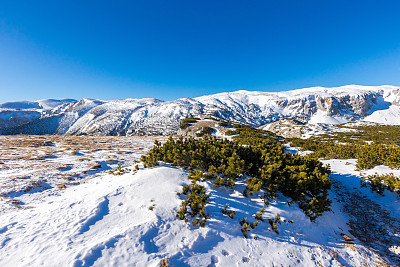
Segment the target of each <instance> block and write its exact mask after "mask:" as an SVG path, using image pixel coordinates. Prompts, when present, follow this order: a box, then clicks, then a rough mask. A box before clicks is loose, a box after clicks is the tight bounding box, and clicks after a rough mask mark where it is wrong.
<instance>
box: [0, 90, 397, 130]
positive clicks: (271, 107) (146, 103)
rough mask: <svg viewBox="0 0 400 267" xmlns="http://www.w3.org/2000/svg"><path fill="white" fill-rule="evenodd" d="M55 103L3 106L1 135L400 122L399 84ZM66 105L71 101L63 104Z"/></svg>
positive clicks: (0, 120) (7, 104) (0, 115)
mask: <svg viewBox="0 0 400 267" xmlns="http://www.w3.org/2000/svg"><path fill="white" fill-rule="evenodd" d="M55 101H58V100H51V101H50V100H48V101H45V100H41V101H36V102H29V103H25V102H18V103H19V104H10V103H6V104H3V106H4V107H8V108H1V107H2V106H0V133H1V134H18V133H23V134H76V135H80V134H86V135H160V134H163V135H170V134H175V133H176V132H177V130H178V129H179V125H180V122H181V121H182V120H183V119H185V118H188V117H191V116H197V117H208V116H213V117H218V118H221V119H223V120H228V121H232V122H236V123H242V124H248V125H251V126H254V127H259V126H262V125H265V124H268V123H271V122H275V121H277V120H279V119H283V118H289V119H296V120H298V121H300V122H303V123H308V124H316V123H328V124H338V123H345V122H352V121H358V120H364V119H365V120H367V121H371V122H377V123H386V124H400V120H399V119H398V118H399V115H400V87H395V86H358V85H348V86H342V87H336V88H324V87H312V88H305V89H298V90H292V91H286V92H274V93H272V92H251V91H237V92H230V93H220V94H215V95H209V96H202V97H198V98H194V99H190V98H183V99H178V100H174V101H161V100H157V99H153V98H148V99H130V98H129V99H125V100H113V101H102V100H90V99H83V100H80V101H73V102H70V100H68V101H67V100H60V102H55ZM63 101H64V102H67V103H64V104H62V102H63ZM21 103H22V104H21ZM24 103H25V104H24ZM32 103H34V104H32ZM43 103H46V105H45V104H43ZM55 103H59V105H57V106H55V107H54V108H53V109H43V108H39V107H37V108H30V109H24V110H22V111H21V110H17V109H16V108H10V107H13V106H14V107H16V106H18V105H27V106H26V107H30V106H31V105H34V106H35V105H36V106H40V107H43V106H46V107H51V106H52V105H55ZM36 106H35V107H36ZM32 107H33V106H32ZM10 112H11V113H10ZM18 112H19V113H18ZM14 113H15V114H17V113H18V116H17V117H18V118H19V119H17V120H16V119H15V116H16V115H15V116H14V115H13V114H14Z"/></svg>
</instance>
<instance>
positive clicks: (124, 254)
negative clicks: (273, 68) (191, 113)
mask: <svg viewBox="0 0 400 267" xmlns="http://www.w3.org/2000/svg"><path fill="white" fill-rule="evenodd" d="M10 138H11V137H10ZM14 138H20V139H22V138H24V140H25V142H26V138H27V136H15V137H14ZM43 138H44V137H41V136H31V137H30V139H27V140H28V141H27V142H28V143H31V141H32V142H33V144H34V145H35V146H36V147H35V146H34V147H33V148H32V149H34V150H37V151H41V150H43V151H47V150H46V149H57V150H56V151H50V150H49V151H47V152H49V153H48V155H47V154H46V155H47V156H45V157H43V158H30V159H27V158H26V156H27V155H31V154H32V153H33V152H32V151H33V150H30V152H29V151H27V152H25V153H26V155H25V156H24V155H23V156H24V157H22V158H18V155H16V158H12V159H11V158H10V159H8V160H4V162H3V163H2V164H0V166H1V168H0V173H1V175H2V180H1V184H2V198H4V200H5V201H6V202H4V201H2V202H1V203H2V207H3V208H2V210H1V211H0V255H1V257H0V266H6V267H7V266H13V267H14V266H160V264H161V263H162V262H163V261H166V262H168V264H169V266H385V264H392V265H394V266H396V265H398V264H399V263H400V261H399V259H398V254H399V250H400V247H399V235H400V231H399V229H400V227H399V226H400V224H399V218H400V201H399V197H398V196H397V194H395V193H392V192H389V191H386V192H385V194H384V195H383V196H381V195H378V194H377V193H374V192H372V191H370V190H369V188H362V187H360V173H359V172H358V171H356V170H355V160H328V161H324V164H330V166H331V169H332V171H333V172H332V174H331V175H330V179H331V181H332V183H333V187H332V189H331V190H330V192H329V194H330V195H329V198H330V199H331V200H332V201H333V202H332V206H331V207H332V211H331V212H326V213H324V215H323V216H322V217H320V218H318V219H317V220H316V222H310V220H309V218H308V217H307V216H306V215H305V214H304V212H303V211H302V210H301V209H300V208H299V207H298V206H297V204H292V205H288V201H290V199H288V198H286V197H284V196H282V195H280V196H279V198H278V199H276V200H273V201H272V202H271V203H270V205H269V206H268V207H267V208H266V211H265V213H264V214H263V218H264V220H265V222H262V223H261V224H259V226H258V227H257V228H255V229H252V230H251V232H250V233H249V237H250V238H249V239H246V238H244V237H243V235H242V233H241V226H240V224H239V221H240V220H241V219H243V218H245V217H247V218H249V219H250V220H251V219H252V218H254V215H255V214H256V213H257V212H258V211H259V209H260V208H262V207H263V206H265V205H264V203H263V201H262V200H261V199H260V198H259V197H258V195H257V194H255V195H254V196H251V197H244V196H243V194H242V192H243V190H244V188H245V184H244V183H241V182H240V181H239V182H237V183H236V185H235V186H234V187H233V189H230V188H226V187H216V186H214V185H212V183H211V182H202V183H201V184H202V185H203V186H204V187H205V188H206V190H207V193H208V194H209V195H210V198H209V203H208V204H207V206H206V207H207V212H209V213H210V215H211V216H210V219H209V220H208V222H207V224H206V226H205V227H198V226H193V225H192V224H187V223H185V222H184V221H181V220H180V219H179V218H177V217H176V211H177V210H178V209H179V207H180V205H181V200H182V199H181V196H178V195H177V192H181V190H182V186H183V185H186V184H189V183H190V181H189V180H188V178H187V175H188V172H187V171H186V170H184V169H182V168H177V167H173V166H171V165H168V164H162V165H161V166H158V167H154V168H142V167H141V168H140V169H139V170H138V171H136V170H135V168H133V166H132V167H129V165H128V164H127V162H132V161H133V160H134V159H137V158H138V157H139V156H140V155H141V154H143V151H146V150H148V148H149V147H151V146H152V143H153V141H154V138H150V139H148V138H144V137H134V138H133V137H129V138H128V137H99V138H100V139H97V138H93V139H90V138H89V137H86V136H77V137H74V136H69V137H68V136H65V137H63V136H46V137H45V138H46V139H43ZM110 138H111V139H110ZM120 138H126V139H121V140H119V139H120ZM132 138H133V139H132ZM39 141H40V142H42V143H40V144H39V143H38V142H39ZM161 141H162V139H161ZM21 142H22V141H21ZM13 143H14V146H17V142H16V141H14V142H13ZM74 144H75V145H76V146H75V147H73V145H74ZM101 144H103V145H106V146H103V147H101V146H100V145H101ZM21 145H24V146H26V143H23V144H21ZM110 145H111V146H110ZM71 146H72V147H71ZM76 147H81V149H80V150H78V151H77V152H76V153H73V152H71V150H72V151H75V149H76ZM135 147H136V149H135ZM4 149H6V148H4ZM9 149H10V150H9V151H13V150H12V148H9ZM123 149H125V150H123ZM287 149H288V151H291V152H292V153H296V152H297V151H296V149H295V148H290V147H288V148H287ZM63 150H64V151H65V152H64V153H62V151H63ZM127 150H131V151H133V153H126V152H127ZM9 153H11V152H9ZM37 154H38V155H42V154H43V155H44V153H39V152H38V153H37ZM110 154H111V155H112V158H111V161H109V160H107V158H106V157H107V155H110ZM43 155H42V156H43ZM90 160H91V161H92V162H100V163H101V164H99V165H100V166H98V168H97V169H94V170H93V169H90V166H91V165H90V164H88V163H86V162H88V161H90ZM116 160H118V161H120V162H121V163H122V164H123V165H124V166H126V167H128V168H127V169H126V173H125V174H123V175H120V176H119V175H113V174H110V173H109V172H108V170H109V169H110V166H111V167H112V168H114V167H115V166H116ZM124 160H125V161H124ZM35 163H36V164H35ZM18 164H20V165H21V167H19V165H18ZM48 164H49V165H52V166H54V168H53V169H55V168H56V169H58V171H59V172H58V173H56V172H54V171H53V172H51V170H50V169H51V168H47V167H46V166H47V165H48ZM43 165H44V166H43ZM58 166H60V167H61V168H58ZM85 166H86V167H85ZM33 170H36V172H35V173H32V171H33ZM82 170H85V171H82ZM74 171H75V172H78V173H79V172H80V173H81V177H76V176H75V175H74ZM369 172H370V173H374V172H378V173H388V172H395V175H400V171H396V170H390V169H389V168H387V167H385V166H378V167H375V168H374V169H372V170H369ZM18 173H20V174H21V175H20V176H18ZM69 173H70V174H71V176H69V177H75V178H74V180H72V181H73V182H72V183H68V182H69V181H71V180H70V179H67V180H64V181H65V182H64V185H65V186H62V187H60V186H56V185H59V184H60V181H62V178H61V179H60V177H63V176H62V175H67V176H68V174H69ZM7 175H8V176H7ZM44 177H46V181H45V182H44V181H43V178H44ZM37 179H42V182H43V183H35V181H38V180H37ZM74 181H75V182H74ZM24 182H25V183H30V182H34V183H33V184H34V185H36V187H30V188H27V187H26V186H25V187H24V185H23V184H22V185H21V183H24ZM13 186H14V192H13V191H12V189H13ZM52 186H53V187H52ZM6 190H8V191H6ZM10 190H11V191H10ZM226 204H229V209H230V210H234V211H236V215H235V217H234V218H233V219H231V218H229V217H228V216H226V215H224V214H222V213H221V210H222V209H223V208H224V207H225V205H226ZM277 213H280V215H281V221H282V222H281V224H279V228H278V230H279V234H277V233H275V232H274V231H272V230H271V227H270V225H269V224H268V219H269V218H273V217H274V216H275V215H276V214H277ZM283 220H287V221H290V220H293V223H287V222H286V223H285V222H284V221H283ZM254 237H257V238H256V239H254Z"/></svg>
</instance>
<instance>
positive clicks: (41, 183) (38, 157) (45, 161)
mask: <svg viewBox="0 0 400 267" xmlns="http://www.w3.org/2000/svg"><path fill="white" fill-rule="evenodd" d="M155 139H158V140H159V141H161V142H163V141H165V140H166V139H167V137H165V136H149V137H147V136H131V137H126V136H72V135H43V136H37V135H13V136H5V135H2V136H0V213H1V212H6V211H7V210H10V209H15V208H21V207H24V205H25V206H26V205H27V204H30V203H27V202H29V201H30V199H32V201H33V200H34V199H35V198H34V197H31V198H29V197H27V195H33V194H35V193H37V192H43V191H46V192H47V193H48V194H59V192H60V190H64V189H65V188H67V187H68V186H72V185H75V184H79V183H80V182H81V180H82V179H90V178H93V177H95V176H96V175H98V174H99V173H101V172H102V171H105V170H110V169H113V168H115V166H116V164H117V163H120V164H122V166H127V165H130V164H132V163H133V162H134V161H135V160H138V159H139V158H140V156H141V155H143V154H146V153H147V152H148V151H149V150H150V149H151V148H152V147H153V144H154V141H155ZM21 199H23V200H24V201H21ZM16 203H18V204H16Z"/></svg>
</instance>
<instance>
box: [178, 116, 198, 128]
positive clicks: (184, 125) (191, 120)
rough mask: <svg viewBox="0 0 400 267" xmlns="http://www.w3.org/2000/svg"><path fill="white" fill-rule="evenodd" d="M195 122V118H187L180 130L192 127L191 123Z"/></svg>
mask: <svg viewBox="0 0 400 267" xmlns="http://www.w3.org/2000/svg"><path fill="white" fill-rule="evenodd" d="M195 122H197V119H196V118H193V117H190V118H186V119H184V120H183V121H182V122H181V126H180V127H179V128H181V129H186V128H187V127H189V126H190V124H191V123H195Z"/></svg>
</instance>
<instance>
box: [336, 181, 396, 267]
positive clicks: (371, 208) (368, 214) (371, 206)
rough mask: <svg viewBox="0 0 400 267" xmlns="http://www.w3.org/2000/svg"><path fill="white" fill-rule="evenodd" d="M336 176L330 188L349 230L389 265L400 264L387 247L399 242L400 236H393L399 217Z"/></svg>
mask: <svg viewBox="0 0 400 267" xmlns="http://www.w3.org/2000/svg"><path fill="white" fill-rule="evenodd" d="M339 175H340V174H332V175H331V181H332V183H333V184H332V190H333V191H334V192H335V194H336V196H337V201H338V202H339V203H340V204H341V205H342V209H343V212H344V213H346V214H347V215H348V216H349V222H348V225H349V227H350V229H351V230H350V231H349V232H350V233H351V234H352V235H353V236H354V237H356V238H357V239H358V240H359V241H360V242H361V243H362V244H363V245H364V246H366V247H368V248H369V249H371V250H372V251H374V252H376V253H377V254H379V255H381V256H382V257H384V258H386V260H387V261H388V263H389V264H393V265H395V266H400V257H399V255H397V254H395V253H394V252H392V251H391V250H390V249H389V248H391V247H395V246H399V245H400V237H399V236H397V235H396V234H397V233H398V232H399V229H400V220H399V219H398V218H395V217H393V216H391V214H390V212H389V211H388V210H386V209H384V208H383V207H382V206H381V205H379V204H378V203H376V202H375V201H374V200H373V199H371V198H368V197H367V196H365V195H364V194H363V193H362V192H361V191H360V190H359V189H357V188H349V187H348V186H346V185H345V184H344V183H343V182H341V181H340V179H337V178H338V176H339ZM351 178H352V177H350V178H349V179H351Z"/></svg>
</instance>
